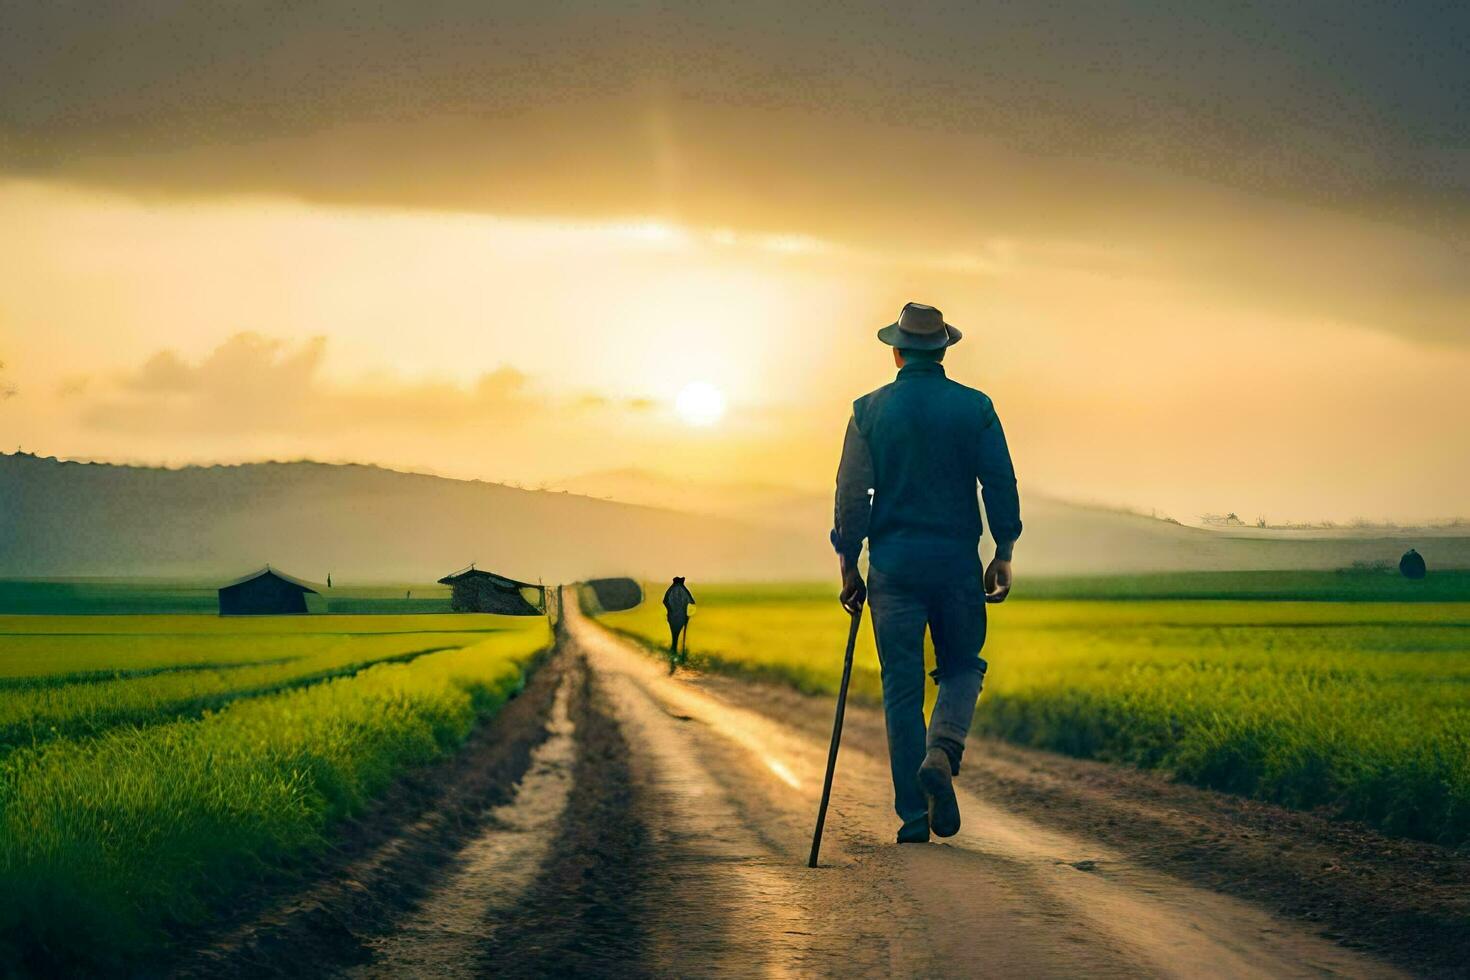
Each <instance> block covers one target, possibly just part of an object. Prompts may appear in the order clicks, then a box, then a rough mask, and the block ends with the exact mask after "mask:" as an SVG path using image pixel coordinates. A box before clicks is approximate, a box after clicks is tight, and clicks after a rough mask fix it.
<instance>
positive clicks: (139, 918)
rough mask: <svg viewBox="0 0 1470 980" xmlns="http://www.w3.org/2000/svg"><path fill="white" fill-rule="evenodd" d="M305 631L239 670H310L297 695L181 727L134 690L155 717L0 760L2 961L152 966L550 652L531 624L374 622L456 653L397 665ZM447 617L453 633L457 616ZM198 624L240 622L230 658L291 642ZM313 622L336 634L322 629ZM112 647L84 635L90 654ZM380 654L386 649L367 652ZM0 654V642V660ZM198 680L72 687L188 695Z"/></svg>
mask: <svg viewBox="0 0 1470 980" xmlns="http://www.w3.org/2000/svg"><path fill="white" fill-rule="evenodd" d="M321 619H327V617H323V618H321ZM321 619H315V618H314V620H313V621H309V622H303V623H302V624H301V627H300V632H301V633H302V634H304V635H309V636H311V637H314V638H315V642H316V643H317V645H318V647H319V648H320V649H321V650H322V653H320V654H316V655H303V656H302V657H300V658H298V660H297V661H292V662H290V663H287V664H265V665H261V666H257V667H244V668H238V670H239V671H244V672H252V671H265V672H267V673H269V672H271V671H275V670H278V669H291V668H292V666H293V664H294V665H296V667H297V668H300V667H303V666H304V667H305V668H306V669H308V670H312V671H315V674H308V675H304V676H300V675H299V676H298V677H297V678H296V680H298V681H310V682H311V683H309V684H307V686H297V687H294V688H292V689H288V690H277V691H276V693H268V692H269V690H270V685H269V683H267V684H266V685H265V689H261V688H260V682H261V681H262V680H263V678H261V677H257V676H253V675H251V676H250V678H249V681H250V683H251V684H252V685H255V686H253V687H251V688H250V690H249V691H248V693H249V694H251V695H252V696H249V697H244V698H241V699H239V700H234V701H232V702H231V703H229V704H227V705H226V706H224V707H223V708H222V709H221V710H218V711H204V712H202V713H201V714H198V715H197V716H193V717H188V718H184V719H182V720H180V719H177V718H176V712H177V710H178V702H177V701H173V702H170V701H169V698H170V697H171V696H175V695H177V694H178V693H179V691H178V690H177V689H172V691H171V689H169V688H167V687H164V688H162V689H157V690H153V691H152V692H151V693H153V694H154V695H156V696H157V697H158V698H159V703H160V705H171V707H162V708H161V709H160V710H158V711H156V712H154V713H152V714H151V715H150V714H149V713H148V711H147V701H146V699H144V698H141V696H140V697H139V698H137V699H135V700H134V702H133V704H134V707H135V708H137V710H138V712H139V715H138V717H137V718H135V719H133V721H132V722H131V723H129V724H126V725H121V726H118V727H111V728H107V729H106V730H104V731H102V732H101V733H100V734H97V735H95V736H91V737H85V736H75V737H68V736H66V735H64V734H60V733H58V734H57V736H56V737H54V738H51V739H50V740H48V741H45V742H43V743H41V744H36V745H27V746H23V747H19V748H16V749H14V750H13V751H12V752H10V753H9V754H8V755H6V756H4V757H3V758H0V955H3V956H4V957H5V960H6V961H7V962H11V963H20V964H26V965H29V966H30V967H31V968H33V969H35V970H37V972H47V971H49V970H52V969H55V968H57V967H59V966H62V967H64V966H70V967H71V968H73V969H76V968H80V967H90V968H93V969H96V968H98V967H101V966H112V967H116V966H118V965H119V964H122V963H126V962H130V961H135V960H136V959H137V958H138V957H145V958H146V957H147V956H150V955H152V954H153V953H154V952H156V950H157V948H158V946H159V944H160V943H161V942H162V940H163V939H164V936H165V929H166V928H170V927H177V926H179V925H184V924H189V923H198V922H201V921H203V920H205V919H207V918H208V917H209V916H211V915H212V914H213V913H214V911H215V910H216V909H217V908H218V907H219V905H220V903H222V902H224V901H226V900H228V899H229V897H230V896H231V895H232V893H234V892H235V891H236V890H238V889H239V888H240V887H242V885H244V884H246V883H247V882H252V881H256V880H258V879H259V878H261V877H262V876H269V875H271V874H272V873H275V872H279V871H282V870H284V869H286V868H288V867H290V866H292V865H294V864H296V863H298V862H299V861H300V860H302V859H303V857H305V856H307V855H309V854H311V853H314V852H318V851H320V850H321V849H322V848H324V847H326V846H327V845H328V844H329V842H330V840H331V833H332V829H333V827H334V826H335V825H336V824H337V823H338V822H339V821H341V820H342V819H343V818H344V817H346V816H349V815H352V814H355V813H358V812H360V811H361V810H362V809H363V807H364V806H365V805H366V804H367V803H368V802H369V801H371V800H372V799H374V798H375V797H376V796H378V795H379V794H381V793H382V792H384V791H385V790H386V789H387V788H388V787H389V786H390V785H391V784H392V783H393V781H394V780H395V779H396V778H397V777H398V776H400V775H401V774H403V773H404V772H407V771H409V770H411V769H413V768H416V767H419V766H422V765H424V764H426V763H428V762H430V761H432V760H434V759H436V758H440V757H443V756H445V755H446V754H449V753H451V752H453V751H454V750H455V749H456V748H457V747H458V746H459V745H460V744H461V743H462V742H463V740H464V739H465V738H466V736H467V735H468V734H469V732H470V730H471V729H472V728H473V727H474V726H475V725H476V724H477V723H478V722H479V721H480V720H482V719H483V718H485V717H488V716H489V715H492V714H494V713H495V712H496V711H497V710H498V709H499V707H500V706H501V705H502V704H503V703H504V701H505V700H506V698H508V697H510V696H511V695H512V694H513V693H514V692H515V691H517V690H519V688H520V686H521V684H522V683H523V680H524V677H525V673H526V671H527V669H528V668H529V666H530V665H531V663H532V662H533V660H534V659H535V657H536V654H537V653H538V651H541V650H544V649H545V648H546V647H547V646H548V643H549V632H548V629H547V626H546V623H545V621H544V620H542V619H539V618H532V619H529V620H512V621H510V622H509V623H507V622H504V621H503V622H502V623H501V625H502V626H506V625H513V628H506V629H501V630H500V631H497V632H481V633H473V634H452V633H443V632H434V631H432V630H431V631H430V632H427V633H424V634H411V633H406V632H402V631H399V632H393V631H392V624H391V623H383V624H381V625H382V626H386V627H389V629H388V630H387V631H386V632H388V635H389V637H390V638H391V641H392V644H396V645H397V646H398V648H400V649H401V648H402V646H403V645H404V644H405V643H406V644H408V645H409V646H410V647H414V646H417V647H418V648H419V649H422V648H423V644H424V643H425V640H424V637H425V636H427V637H434V638H436V639H433V640H431V641H430V642H432V643H435V644H437V645H443V644H444V638H445V637H454V638H455V640H457V641H460V642H462V643H464V644H467V645H462V646H460V647H459V648H455V649H448V650H441V651H440V652H435V653H426V654H423V655H419V656H415V657H413V659H411V660H409V661H407V662H400V663H391V662H386V663H383V662H380V663H373V662H371V661H367V662H364V661H362V660H361V659H358V660H356V661H353V660H352V659H351V658H353V657H358V656H359V654H360V653H361V652H363V651H364V650H366V649H367V648H368V647H373V646H374V645H375V644H381V643H382V642H385V641H382V640H381V639H379V638H373V637H368V638H364V639H365V640H366V646H365V647H363V648H361V649H359V648H356V647H354V646H353V645H352V644H351V643H344V640H343V639H342V637H341V635H340V631H341V629H342V628H343V627H346V626H350V625H353V624H352V623H350V622H349V623H342V622H338V623H335V624H328V623H324V622H322V621H321ZM361 619H363V620H368V621H371V620H374V619H376V617H362V618H361ZM453 619H454V620H455V621H456V622H457V623H459V624H460V625H462V626H463V625H469V624H468V623H467V622H466V617H453ZM420 621H421V622H422V619H421V620H420ZM213 623H214V624H215V625H214V630H215V631H217V633H216V634H211V635H218V632H224V631H228V630H232V629H234V628H235V627H236V626H237V625H239V626H243V627H244V629H243V632H242V633H240V634H233V635H232V636H231V639H230V642H231V643H233V644H236V645H237V646H238V648H239V649H241V650H243V649H248V648H250V647H251V645H252V643H254V642H255V641H256V640H258V639H260V638H262V637H266V636H270V635H272V634H271V633H270V631H269V627H270V626H271V625H274V626H275V629H276V631H277V632H278V633H279V631H281V630H283V629H284V630H287V631H289V632H293V633H294V632H296V631H297V628H296V627H294V626H292V625H290V624H288V623H283V622H282V621H279V620H278V621H276V622H275V623H274V624H271V623H269V622H267V621H265V620H251V621H248V622H243V623H242V622H239V621H235V620H220V619H217V618H215V619H213ZM31 625H32V626H36V625H39V624H36V623H32V624H31ZM131 625H132V626H134V627H137V626H139V625H143V624H138V623H134V624H131ZM192 625H196V626H201V625H202V624H192ZM328 625H331V626H335V627H336V630H331V629H324V628H323V627H326V626H328ZM360 625H363V626H379V625H380V624H378V623H376V622H363V623H361V624H360ZM423 625H426V626H432V624H431V623H423ZM199 632H201V633H208V630H205V629H200V630H199ZM116 635H119V634H106V633H91V634H88V637H89V638H90V641H91V642H93V643H95V644H99V645H101V646H104V647H105V646H106V644H107V643H108V642H109V640H110V639H111V638H112V637H114V636H116ZM120 635H124V636H128V635H136V633H134V634H120ZM267 645H268V644H267ZM385 649H392V645H391V644H390V646H389V647H385V648H383V649H378V650H377V653H379V654H383V653H384V650H385ZM5 650H6V647H3V646H0V660H3V659H4V652H5ZM344 650H346V651H348V652H347V653H344V652H343V651H344ZM94 655H96V656H100V655H97V654H96V653H95V651H94ZM344 656H345V657H347V661H346V662H343V659H342V658H343V657H344ZM387 656H388V659H390V660H391V659H394V657H395V656H402V654H399V655H391V654H390V655H387ZM314 658H315V659H314ZM83 659H85V658H83ZM380 659H381V658H380ZM76 662H77V660H76V659H75V658H74V659H73V660H72V661H71V663H76ZM114 662H115V663H118V664H119V665H120V666H124V667H125V666H126V662H125V661H117V660H114ZM150 662H152V663H154V665H155V666H157V663H156V661H150ZM303 662H304V664H303ZM333 662H336V663H338V664H339V665H340V666H341V667H342V668H343V669H350V670H351V671H352V672H351V673H348V674H346V675H345V676H337V677H333V676H332V671H331V669H330V668H325V667H323V664H330V663H333ZM27 663H28V664H29V666H28V667H27V669H28V670H31V673H29V674H28V675H27V676H31V677H34V676H35V674H34V670H33V667H34V661H27ZM210 673H211V672H209V671H203V672H200V671H183V672H179V673H172V674H159V675H154V676H150V677H144V678H136V679H131V680H124V681H115V682H103V683H88V684H85V685H81V686H80V687H79V688H78V690H86V691H105V690H107V689H108V688H109V687H114V688H115V687H116V685H123V688H124V689H127V690H133V689H134V687H133V686H135V685H144V686H145V687H146V685H147V684H150V683H154V682H159V683H163V684H167V683H171V682H176V681H178V680H179V679H181V678H182V679H185V681H186V682H187V683H193V682H194V681H195V680H197V679H198V678H199V677H201V676H209V675H210ZM229 674H230V672H229V671H225V672H222V675H223V676H224V677H225V678H226V679H228V676H229ZM38 690H39V691H41V692H43V693H45V694H55V693H57V692H62V693H65V692H66V691H67V690H68V688H67V687H66V686H62V687H45V688H39V689H25V690H18V689H12V690H0V700H3V699H8V698H16V697H19V696H21V695H23V694H31V693H36V691H38ZM138 690H139V691H140V692H141V691H144V688H138ZM73 693H74V694H75V693H76V692H73ZM197 693H198V692H197V691H196V692H195V695H197ZM189 696H193V695H189ZM62 703H63V704H64V703H65V702H62ZM78 937H85V938H81V939H79V938H78Z"/></svg>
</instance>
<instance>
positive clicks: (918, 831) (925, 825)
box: [898, 817, 929, 844]
mask: <svg viewBox="0 0 1470 980" xmlns="http://www.w3.org/2000/svg"><path fill="white" fill-rule="evenodd" d="M898 842H899V843H900V844H927V843H929V818H928V817H920V818H919V819H918V820H910V821H909V822H908V823H906V824H904V825H903V826H902V827H900V828H898Z"/></svg>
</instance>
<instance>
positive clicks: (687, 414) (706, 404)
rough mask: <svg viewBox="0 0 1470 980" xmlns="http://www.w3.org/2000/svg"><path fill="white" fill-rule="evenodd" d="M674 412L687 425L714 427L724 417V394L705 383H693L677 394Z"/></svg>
mask: <svg viewBox="0 0 1470 980" xmlns="http://www.w3.org/2000/svg"><path fill="white" fill-rule="evenodd" d="M674 411H675V412H677V413H678V415H679V418H681V419H683V420H684V421H685V422H686V423H688V424H689V425H700V426H703V425H714V424H715V423H716V422H718V421H719V420H720V419H721V418H723V417H724V415H725V394H724V392H722V391H720V389H718V388H716V387H715V386H714V385H712V384H710V383H709V382H707V381H694V382H691V383H689V384H687V385H685V386H684V389H683V390H682V391H680V392H679V397H678V398H676V399H675V400H674Z"/></svg>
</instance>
